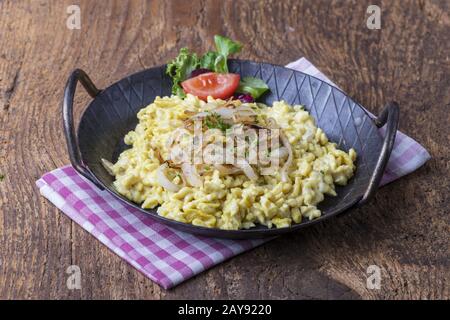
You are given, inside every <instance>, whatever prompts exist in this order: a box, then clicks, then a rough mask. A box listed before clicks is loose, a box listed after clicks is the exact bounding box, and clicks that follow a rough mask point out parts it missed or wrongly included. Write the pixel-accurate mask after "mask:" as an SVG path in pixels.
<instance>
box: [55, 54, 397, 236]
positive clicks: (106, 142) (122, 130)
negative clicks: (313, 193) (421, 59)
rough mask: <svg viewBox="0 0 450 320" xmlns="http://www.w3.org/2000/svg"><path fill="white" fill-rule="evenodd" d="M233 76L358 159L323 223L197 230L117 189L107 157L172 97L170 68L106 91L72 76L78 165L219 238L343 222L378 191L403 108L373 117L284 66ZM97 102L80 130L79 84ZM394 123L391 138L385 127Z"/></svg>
mask: <svg viewBox="0 0 450 320" xmlns="http://www.w3.org/2000/svg"><path fill="white" fill-rule="evenodd" d="M229 69H230V72H234V73H239V74H240V75H241V77H244V76H256V77H259V78H261V79H263V80H264V81H265V82H266V83H267V84H268V85H269V87H270V93H269V94H267V95H265V96H264V97H263V99H262V101H261V102H264V103H266V104H268V105H271V104H272V103H273V102H274V101H277V100H285V101H286V102H288V103H289V104H302V105H304V106H305V108H306V109H307V110H308V111H309V112H310V113H311V115H312V116H313V117H314V118H315V119H316V121H317V125H318V126H319V127H320V128H322V130H324V131H325V133H326V134H327V136H328V138H329V139H330V141H333V142H336V143H337V144H338V145H339V148H342V149H344V150H346V151H348V150H349V149H350V148H354V149H355V150H356V152H357V154H358V160H357V163H356V165H357V170H356V173H355V176H354V177H353V178H352V179H351V180H349V184H348V185H347V186H345V187H338V188H337V193H338V196H336V197H329V196H327V197H326V198H325V200H324V201H323V202H321V203H320V204H319V206H318V208H319V209H320V210H322V216H321V217H320V218H318V219H315V220H312V221H307V220H306V219H305V220H304V221H303V222H301V223H300V224H294V225H292V226H291V227H289V228H281V229H275V228H272V229H268V228H266V227H264V226H257V227H254V228H252V229H249V230H238V231H228V230H219V229H210V228H205V227H198V226H193V225H190V224H186V223H182V222H176V221H173V220H169V219H167V218H164V217H161V216H159V215H158V214H157V213H156V209H154V210H145V209H142V208H140V206H139V205H137V204H135V203H133V202H130V201H129V200H127V199H126V198H124V197H123V196H121V195H120V194H119V193H118V192H117V191H116V190H115V188H114V186H113V184H112V183H113V177H111V176H110V175H109V174H108V173H107V172H106V170H105V169H104V168H103V166H102V165H101V162H100V159H101V158H104V159H107V160H110V161H111V162H115V161H116V160H117V158H118V156H119V154H120V153H121V152H122V151H123V150H125V149H126V148H127V146H126V145H125V144H124V143H123V138H124V136H125V134H126V133H128V132H129V131H130V130H132V129H134V128H135V126H136V124H137V117H136V114H137V112H138V111H139V110H140V109H141V108H143V107H145V106H147V105H148V104H150V103H151V102H152V101H153V100H154V99H155V97H156V96H165V95H170V92H171V85H172V84H171V80H170V78H169V77H168V76H166V75H165V66H160V67H156V68H151V69H147V70H144V71H141V72H138V73H135V74H133V75H131V76H128V77H126V78H124V79H122V80H120V81H118V82H116V83H115V84H113V85H111V86H110V87H108V88H106V89H104V90H99V89H97V88H96V87H95V85H94V84H93V83H92V81H91V80H90V79H89V77H88V76H87V75H86V73H85V72H84V71H82V70H79V69H77V70H75V71H73V73H72V74H71V75H70V77H69V79H68V81H67V85H66V88H65V92H64V101H63V106H62V108H63V121H64V133H65V136H66V141H67V146H68V150H69V155H70V161H71V163H72V166H73V167H74V168H75V169H76V170H77V171H78V172H79V173H80V174H81V175H83V176H84V177H85V178H87V179H88V180H90V181H91V182H92V183H94V184H95V185H96V186H97V187H98V188H100V189H102V190H103V189H106V190H107V191H108V192H110V193H111V194H112V195H114V196H115V197H117V198H118V199H119V200H121V201H123V202H124V203H126V204H128V205H130V206H132V207H134V208H136V209H138V210H139V211H141V212H143V213H145V214H148V215H149V218H150V217H151V218H153V219H157V220H158V221H160V222H161V223H164V224H167V225H168V226H170V227H173V228H174V229H178V230H182V231H185V232H190V233H194V234H198V235H204V236H211V237H217V238H233V239H244V238H263V237H271V236H275V235H279V234H283V233H288V232H293V231H296V230H298V229H301V228H303V227H306V226H310V225H312V224H315V223H318V222H319V221H323V220H325V219H328V218H330V217H332V216H335V215H337V214H339V213H341V212H344V211H345V210H347V209H349V208H350V207H352V206H360V205H362V204H364V203H366V202H367V201H368V200H369V199H370V198H371V197H372V196H373V195H374V193H375V192H376V189H377V187H378V185H379V182H380V179H381V177H382V174H383V172H384V169H385V167H386V164H387V161H388V159H389V155H390V153H391V151H392V147H393V145H394V139H395V134H396V131H397V126H398V118H399V109H398V105H397V103H395V102H390V103H388V104H387V105H386V107H385V109H384V110H383V111H382V112H381V114H380V115H379V116H378V117H377V118H375V119H373V117H371V116H370V115H369V114H367V113H366V112H365V111H364V110H363V109H362V107H361V106H360V105H359V104H357V103H355V102H354V101H353V100H352V99H351V98H350V97H348V96H346V95H345V94H344V93H343V92H342V91H341V90H339V89H337V88H335V87H333V86H331V85H329V84H327V83H326V82H323V81H321V80H319V79H317V78H315V77H312V76H309V75H307V74H304V73H302V72H298V71H294V70H291V69H288V68H284V67H281V66H277V65H273V64H268V63H258V62H251V61H243V60H230V61H229ZM78 81H79V82H81V84H82V85H83V87H84V88H85V89H86V90H87V92H88V93H89V94H90V95H91V97H92V98H94V100H92V101H91V103H90V104H89V105H88V106H87V108H86V110H85V111H84V113H83V115H82V117H81V120H80V124H79V127H78V132H77V133H76V131H75V127H74V121H73V110H72V109H73V100H74V95H75V89H76V86H77V83H78ZM385 124H386V131H385V137H384V139H383V138H382V137H381V136H380V134H379V133H378V129H379V128H381V127H382V126H384V125H385Z"/></svg>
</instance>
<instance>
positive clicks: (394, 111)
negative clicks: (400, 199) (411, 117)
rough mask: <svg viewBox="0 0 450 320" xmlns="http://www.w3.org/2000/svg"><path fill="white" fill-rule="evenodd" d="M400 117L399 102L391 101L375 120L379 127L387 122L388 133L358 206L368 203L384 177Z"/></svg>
mask: <svg viewBox="0 0 450 320" xmlns="http://www.w3.org/2000/svg"><path fill="white" fill-rule="evenodd" d="M398 119H399V107H398V103H397V102H394V101H391V102H388V103H387V104H386V106H385V107H384V109H383V111H381V113H380V115H379V116H378V117H377V118H376V119H375V120H374V122H375V125H376V126H377V127H378V128H381V127H383V126H384V125H385V124H386V134H385V137H384V141H383V146H382V148H381V152H380V156H379V157H378V161H377V164H376V166H375V170H374V171H373V174H372V177H371V178H370V182H369V186H368V187H367V190H366V192H365V193H364V195H363V197H362V198H361V200H359V202H358V206H361V205H363V204H365V203H367V202H368V201H369V200H370V199H371V198H372V197H373V196H374V194H375V192H376V191H377V189H378V186H379V185H380V181H381V178H382V177H383V173H384V169H386V165H387V163H388V160H389V157H390V155H391V152H392V149H393V147H394V141H395V135H396V133H397V128H398Z"/></svg>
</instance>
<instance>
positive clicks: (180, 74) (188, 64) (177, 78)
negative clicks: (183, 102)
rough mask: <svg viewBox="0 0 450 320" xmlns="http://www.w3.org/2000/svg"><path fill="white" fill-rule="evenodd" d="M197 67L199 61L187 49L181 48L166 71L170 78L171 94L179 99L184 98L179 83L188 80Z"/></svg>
mask: <svg viewBox="0 0 450 320" xmlns="http://www.w3.org/2000/svg"><path fill="white" fill-rule="evenodd" d="M198 66H199V60H198V57H197V55H196V54H195V53H190V52H189V49H188V48H182V49H181V50H180V54H179V55H178V57H176V58H175V59H174V60H172V61H171V62H170V63H169V64H168V65H167V69H166V73H167V74H168V75H169V76H170V77H171V78H172V81H173V86H172V93H173V94H174V95H178V96H181V97H184V96H185V93H184V91H183V88H181V85H180V83H181V82H183V81H184V80H186V79H187V78H189V76H190V74H191V72H192V71H194V70H195V69H197V68H198Z"/></svg>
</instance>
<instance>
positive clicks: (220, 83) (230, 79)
mask: <svg viewBox="0 0 450 320" xmlns="http://www.w3.org/2000/svg"><path fill="white" fill-rule="evenodd" d="M240 79H241V77H240V76H239V75H238V74H234V73H216V72H208V73H203V74H201V75H199V76H196V77H194V78H191V79H188V80H185V81H183V82H182V83H181V86H182V87H183V89H184V92H186V93H190V94H192V95H194V96H197V97H199V98H200V99H202V100H204V101H206V98H207V97H208V96H211V97H213V98H214V99H228V98H229V97H231V96H232V95H233V93H234V92H235V91H236V89H237V87H238V86H239V80H240Z"/></svg>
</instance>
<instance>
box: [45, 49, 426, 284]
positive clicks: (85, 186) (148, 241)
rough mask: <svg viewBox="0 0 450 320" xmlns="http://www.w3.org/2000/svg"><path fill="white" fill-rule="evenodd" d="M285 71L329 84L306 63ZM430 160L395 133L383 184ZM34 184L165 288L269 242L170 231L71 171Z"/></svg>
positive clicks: (55, 173) (61, 170) (64, 170)
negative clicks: (295, 72)
mask: <svg viewBox="0 0 450 320" xmlns="http://www.w3.org/2000/svg"><path fill="white" fill-rule="evenodd" d="M287 67H288V68H291V69H295V70H299V71H302V72H305V73H307V74H310V75H312V76H315V77H317V78H320V79H322V80H324V81H327V82H329V83H330V84H333V83H332V82H331V81H330V80H329V79H328V78H327V77H326V76H325V75H324V74H322V73H321V72H320V71H319V70H318V69H317V68H316V67H314V66H313V65H312V64H311V63H310V62H309V61H308V60H307V59H305V58H301V59H299V60H297V61H295V62H292V63H290V64H288V65H287ZM333 85H334V84H333ZM381 134H383V131H381ZM429 159H430V155H429V154H428V152H427V151H426V150H425V149H424V148H423V147H422V146H421V145H420V144H419V143H417V142H416V141H414V140H413V139H412V138H410V137H408V136H406V135H405V134H403V133H401V132H397V137H396V141H395V145H394V149H393V151H392V154H391V157H390V159H389V163H388V166H387V169H386V172H385V174H384V176H383V180H382V184H386V183H389V182H391V181H393V180H396V179H398V178H400V177H402V176H404V175H406V174H408V173H411V172H413V171H414V170H416V169H417V168H419V167H420V166H422V165H423V164H424V163H425V162H426V161H427V160H429ZM36 185H37V186H38V188H39V190H40V193H41V194H42V195H43V196H44V197H45V198H47V199H48V200H49V201H50V202H52V203H53V204H54V205H55V206H56V207H58V208H59V209H60V210H61V211H62V212H63V213H64V214H66V215H67V216H68V217H70V218H71V219H72V220H74V221H75V222H76V223H78V224H79V225H80V226H81V227H82V228H84V229H85V230H86V231H87V232H89V233H90V234H92V235H93V236H94V237H95V238H97V239H98V240H99V241H101V242H102V243H103V244H104V245H106V246H107V247H108V248H109V249H111V250H112V251H113V252H114V253H116V254H117V255H119V256H120V257H122V258H123V259H124V260H126V261H127V262H128V263H130V264H131V265H132V266H134V267H135V268H136V269H137V270H139V271H141V272H142V273H143V274H144V275H146V276H147V277H149V278H150V279H151V280H153V281H155V282H156V283H158V284H159V285H161V286H162V287H163V288H166V289H168V288H171V287H173V286H176V285H177V284H179V283H181V282H183V281H185V280H187V279H189V278H191V277H193V276H194V275H196V274H199V273H200V272H202V271H204V270H206V269H208V268H211V267H212V266H214V265H216V264H218V263H221V262H222V261H224V260H226V259H229V258H231V257H233V256H235V255H237V254H240V253H242V252H244V251H247V250H250V249H252V248H255V247H256V246H259V245H261V244H263V243H264V242H266V241H269V240H225V239H213V238H205V237H200V236H194V235H191V234H187V233H184V232H180V231H176V230H173V229H171V228H169V227H167V226H165V225H163V224H160V223H158V222H157V221H155V220H154V219H152V218H151V217H150V216H148V215H146V214H143V213H141V212H139V211H137V210H136V209H134V208H132V207H130V206H128V205H126V204H123V203H122V202H120V201H119V200H117V199H116V198H114V197H113V196H112V195H110V194H109V193H108V192H107V191H100V190H99V189H97V188H96V187H95V186H94V185H93V184H92V183H91V182H89V181H87V180H85V179H84V178H82V177H81V176H80V175H79V174H78V173H77V172H76V171H75V170H74V169H73V168H72V167H71V166H66V167H63V168H59V169H56V170H53V171H51V172H48V173H46V174H44V175H43V176H42V178H41V179H39V180H38V181H37V182H36Z"/></svg>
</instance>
